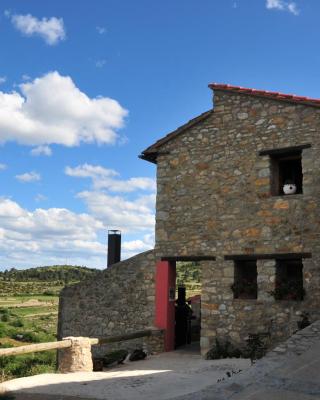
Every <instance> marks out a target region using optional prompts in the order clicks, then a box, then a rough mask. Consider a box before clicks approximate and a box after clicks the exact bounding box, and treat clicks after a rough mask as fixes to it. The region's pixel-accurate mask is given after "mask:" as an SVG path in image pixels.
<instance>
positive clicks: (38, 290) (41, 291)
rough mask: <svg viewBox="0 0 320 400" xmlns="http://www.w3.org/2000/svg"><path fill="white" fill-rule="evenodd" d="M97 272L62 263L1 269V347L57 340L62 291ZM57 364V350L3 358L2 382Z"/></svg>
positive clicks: (0, 362) (46, 370) (42, 371)
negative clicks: (59, 298)
mask: <svg viewBox="0 0 320 400" xmlns="http://www.w3.org/2000/svg"><path fill="white" fill-rule="evenodd" d="M97 271H98V270H94V269H89V268H86V267H78V266H69V265H58V266H50V267H38V268H30V269H27V270H17V269H15V268H12V269H10V270H7V271H4V272H0V348H1V347H2V348H4V347H12V346H21V345H26V344H31V343H40V342H52V341H55V340H56V330H57V314H58V295H59V292H60V290H61V289H62V288H63V287H64V286H65V285H66V284H73V283H76V282H79V281H81V280H83V279H86V278H89V277H91V276H93V275H94V274H96V273H97ZM55 367H56V352H55V351H46V352H41V353H31V354H25V355H20V356H12V357H0V382H1V381H3V380H7V379H13V378H18V377H22V376H29V375H35V374H39V373H45V372H54V371H55Z"/></svg>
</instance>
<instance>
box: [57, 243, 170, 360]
mask: <svg viewBox="0 0 320 400" xmlns="http://www.w3.org/2000/svg"><path fill="white" fill-rule="evenodd" d="M154 272H155V257H154V254H153V251H148V252H145V253H141V254H139V255H137V256H135V257H132V258H130V259H128V260H125V261H122V262H119V263H117V264H114V265H112V266H110V267H109V268H107V269H106V270H104V271H102V272H100V273H99V274H98V275H97V276H95V277H94V278H91V279H89V280H86V281H84V282H81V283H79V284H77V285H73V286H69V287H66V288H65V289H64V290H63V291H62V293H61V295H60V309H59V328H58V336H59V338H62V337H66V336H86V337H92V338H103V337H108V336H112V335H120V334H124V333H130V332H135V331H141V330H144V329H146V328H148V327H151V326H153V324H154V302H155V297H154V296H155V295H154V285H155V282H154ZM142 343H144V345H145V346H147V347H148V350H150V351H161V350H162V349H163V338H162V337H161V336H159V337H150V338H146V339H135V340H131V341H129V342H123V343H122V344H121V343H120V344H117V343H115V344H108V345H103V346H94V347H93V353H94V354H95V355H98V354H102V353H104V352H106V351H110V350H112V349H115V348H119V347H121V346H122V347H125V348H126V349H135V348H137V347H141V345H142Z"/></svg>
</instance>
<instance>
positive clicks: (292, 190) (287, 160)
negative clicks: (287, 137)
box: [271, 150, 303, 196]
mask: <svg viewBox="0 0 320 400" xmlns="http://www.w3.org/2000/svg"><path fill="white" fill-rule="evenodd" d="M271 176H272V183H271V192H272V194H273V195H274V196H281V195H292V194H300V193H302V192H303V190H302V163H301V150H300V151H295V152H288V153H285V154H281V155H271Z"/></svg>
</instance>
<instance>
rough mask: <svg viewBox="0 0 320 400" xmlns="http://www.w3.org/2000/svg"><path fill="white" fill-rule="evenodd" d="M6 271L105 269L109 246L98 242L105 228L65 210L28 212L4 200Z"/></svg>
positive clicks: (1, 255)
mask: <svg viewBox="0 0 320 400" xmlns="http://www.w3.org/2000/svg"><path fill="white" fill-rule="evenodd" d="M0 226H1V228H0V237H1V241H0V263H1V266H2V267H8V266H22V267H27V266H29V267H31V266H35V265H39V264H40V265H41V264H42V265H50V264H59V263H60V264H61V263H65V262H66V260H68V261H69V262H70V263H72V264H78V265H79V264H80V265H91V266H100V267H105V264H106V253H107V246H106V245H105V243H101V242H99V240H98V232H99V231H101V230H103V224H102V223H101V222H100V221H98V220H97V219H95V218H94V217H92V216H90V215H88V214H85V213H82V214H77V213H74V212H72V211H70V210H67V209H64V208H50V209H47V210H45V209H42V208H38V209H36V210H34V211H32V212H31V211H28V210H26V209H24V208H22V207H21V206H20V205H19V204H17V203H16V202H14V201H12V200H10V199H7V198H0Z"/></svg>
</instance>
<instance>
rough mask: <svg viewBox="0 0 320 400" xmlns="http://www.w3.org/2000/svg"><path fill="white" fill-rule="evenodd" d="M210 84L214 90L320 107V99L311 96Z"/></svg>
mask: <svg viewBox="0 0 320 400" xmlns="http://www.w3.org/2000/svg"><path fill="white" fill-rule="evenodd" d="M208 86H209V88H210V89H212V90H223V91H226V92H233V93H241V94H247V95H251V96H258V97H264V98H268V99H272V100H280V101H287V102H290V103H298V104H305V105H311V106H315V107H320V99H313V98H311V97H304V96H296V95H294V94H285V93H279V92H270V91H268V90H258V89H250V88H245V87H241V86H232V85H226V84H223V83H210V84H209V85H208Z"/></svg>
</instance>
